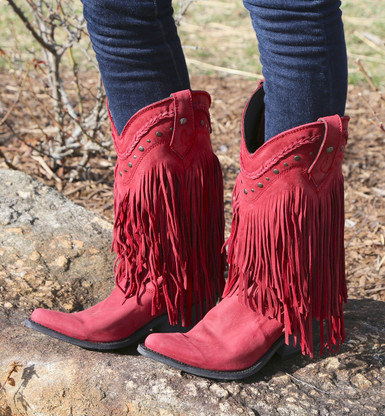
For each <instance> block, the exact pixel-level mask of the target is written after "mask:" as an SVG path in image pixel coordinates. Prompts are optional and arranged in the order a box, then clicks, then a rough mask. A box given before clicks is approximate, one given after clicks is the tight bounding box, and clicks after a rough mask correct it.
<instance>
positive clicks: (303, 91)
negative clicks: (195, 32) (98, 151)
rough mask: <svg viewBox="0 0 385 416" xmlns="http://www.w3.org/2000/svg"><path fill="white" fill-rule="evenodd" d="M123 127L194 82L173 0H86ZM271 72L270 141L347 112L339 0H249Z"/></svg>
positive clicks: (267, 88)
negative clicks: (134, 117)
mask: <svg viewBox="0 0 385 416" xmlns="http://www.w3.org/2000/svg"><path fill="white" fill-rule="evenodd" d="M82 1H83V5H84V16H85V18H86V20H87V24H88V31H89V33H90V37H91V41H92V44H93V47H94V49H95V52H96V57H97V60H98V62H99V67H100V71H101V75H102V78H103V82H104V86H105V89H106V93H107V97H108V100H109V105H110V110H111V114H112V117H113V120H114V122H115V124H116V127H117V129H118V131H121V130H122V129H123V127H124V125H125V124H126V122H127V121H128V120H129V118H130V117H131V116H132V115H133V114H134V113H135V112H136V111H138V110H139V109H141V108H143V107H144V106H146V105H149V104H151V103H153V102H155V101H158V100H161V99H163V98H166V97H168V96H169V95H170V94H171V93H173V92H175V91H178V90H183V89H187V88H189V87H190V83H189V76H188V71H187V67H186V62H185V59H184V55H183V51H182V48H181V44H180V41H179V37H178V34H177V30H176V27H175V23H174V20H173V17H172V14H173V9H172V7H171V0H82ZM244 5H245V7H246V8H247V9H248V11H249V12H250V16H251V20H252V24H253V27H254V29H255V32H256V34H257V37H258V44H259V50H260V59H261V63H262V67H263V75H264V77H265V84H264V88H265V139H266V140H267V139H269V138H270V137H273V136H274V135H276V134H278V133H280V132H282V131H285V130H287V129H289V128H292V127H295V126H298V125H300V124H304V123H308V122H313V121H315V120H317V119H318V118H319V117H323V116H327V115H332V114H339V115H341V116H342V115H343V114H344V111H345V102H346V91H347V58H346V46H345V39H344V32H343V25H342V21H341V11H340V1H339V0H290V1H289V0H244Z"/></svg>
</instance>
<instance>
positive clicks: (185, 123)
mask: <svg viewBox="0 0 385 416" xmlns="http://www.w3.org/2000/svg"><path fill="white" fill-rule="evenodd" d="M171 97H172V98H173V99H174V108H175V116H174V127H173V135H172V139H171V143H170V147H171V149H172V150H173V151H174V152H175V153H176V154H177V155H178V156H179V157H180V158H182V159H183V158H184V157H185V156H186V154H187V153H188V151H189V150H190V148H191V146H192V145H193V142H194V137H195V121H194V109H193V98H192V93H191V90H184V91H178V92H176V93H173V94H171Z"/></svg>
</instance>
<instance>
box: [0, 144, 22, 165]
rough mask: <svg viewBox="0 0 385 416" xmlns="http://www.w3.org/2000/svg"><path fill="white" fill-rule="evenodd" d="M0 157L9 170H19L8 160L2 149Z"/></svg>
mask: <svg viewBox="0 0 385 416" xmlns="http://www.w3.org/2000/svg"><path fill="white" fill-rule="evenodd" d="M0 157H2V158H3V159H4V162H5V164H6V165H7V166H8V168H9V169H12V170H18V169H17V167H16V166H15V165H14V164H13V163H12V162H10V161H9V160H8V158H7V156H5V154H4V153H3V151H2V150H1V149H0Z"/></svg>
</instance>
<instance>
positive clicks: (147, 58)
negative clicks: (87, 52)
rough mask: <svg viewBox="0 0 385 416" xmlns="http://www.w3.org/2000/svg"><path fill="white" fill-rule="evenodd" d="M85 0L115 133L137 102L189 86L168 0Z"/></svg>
mask: <svg viewBox="0 0 385 416" xmlns="http://www.w3.org/2000/svg"><path fill="white" fill-rule="evenodd" d="M83 5H84V16H85V18H86V20H87V27H88V31H89V34H90V37H91V41H92V45H93V48H94V50H95V53H96V58H97V60H98V62H99V68H100V72H101V75H102V78H103V83H104V87H105V89H106V93H107V97H108V102H109V108H110V111H111V114H112V118H113V120H114V123H115V126H116V128H117V130H118V132H119V133H120V132H121V131H122V130H123V127H124V126H125V124H126V123H127V121H128V120H129V119H130V118H131V116H132V115H133V114H134V113H136V112H137V111H138V110H140V109H141V108H143V107H145V106H147V105H149V104H151V103H153V102H156V101H159V100H162V99H163V98H166V97H169V96H170V94H171V93H173V92H175V91H180V90H185V89H188V88H190V82H189V76H188V72H187V67H186V63H185V59H184V55H183V51H182V47H181V44H180V41H179V37H178V34H177V30H176V27H175V23H174V19H173V9H172V7H171V0H83Z"/></svg>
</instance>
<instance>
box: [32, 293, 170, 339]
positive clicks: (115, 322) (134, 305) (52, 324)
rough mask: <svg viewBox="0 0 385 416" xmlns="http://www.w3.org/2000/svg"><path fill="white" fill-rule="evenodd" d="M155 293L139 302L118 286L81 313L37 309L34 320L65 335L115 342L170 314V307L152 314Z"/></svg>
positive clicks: (33, 314)
mask: <svg viewBox="0 0 385 416" xmlns="http://www.w3.org/2000/svg"><path fill="white" fill-rule="evenodd" d="M152 296H153V293H152V291H151V290H145V291H144V292H143V293H142V294H141V296H140V297H139V299H138V300H137V299H136V298H135V297H134V296H132V297H130V298H128V299H126V297H125V296H124V294H123V293H122V291H121V290H120V289H119V288H118V287H116V288H115V289H114V290H113V291H112V293H111V295H110V296H109V297H108V298H106V299H104V300H103V301H102V302H100V303H98V304H96V305H94V306H92V307H91V308H89V309H86V310H84V311H81V312H75V313H63V312H57V311H50V310H45V309H36V310H35V311H34V312H33V313H32V315H31V320H32V321H34V322H36V323H38V324H40V325H43V326H45V327H47V328H50V329H52V330H54V331H56V332H60V333H61V334H64V335H68V336H70V337H73V338H76V339H80V340H83V341H89V342H112V341H119V340H121V339H124V338H127V337H129V336H130V335H132V334H133V333H134V332H136V331H137V330H138V329H140V328H141V327H143V326H144V325H146V324H147V323H149V322H150V321H151V320H153V319H154V318H155V317H156V316H160V315H162V314H165V313H166V308H165V307H163V308H162V309H158V310H157V312H156V315H155V316H154V315H152V314H151V306H152Z"/></svg>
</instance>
